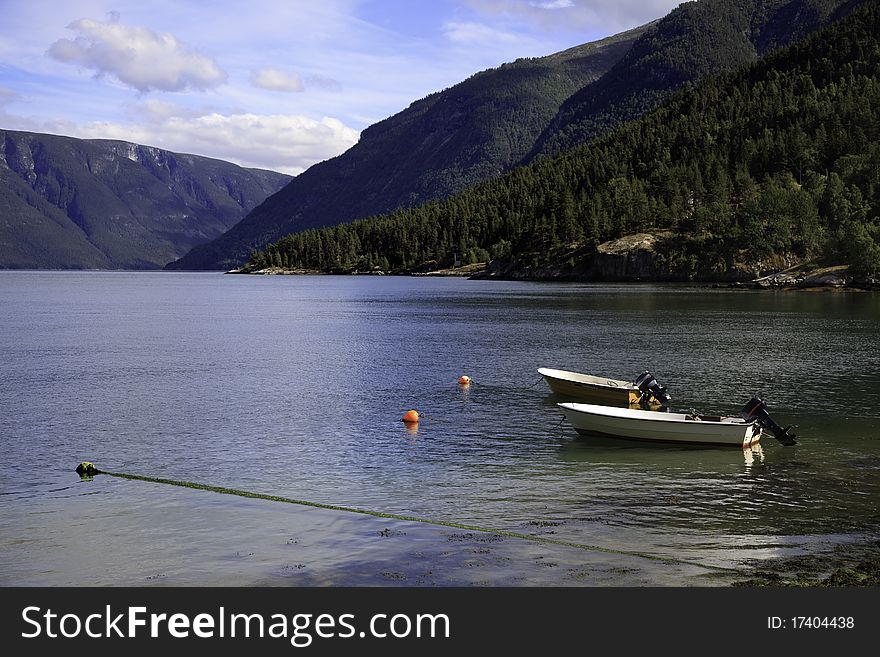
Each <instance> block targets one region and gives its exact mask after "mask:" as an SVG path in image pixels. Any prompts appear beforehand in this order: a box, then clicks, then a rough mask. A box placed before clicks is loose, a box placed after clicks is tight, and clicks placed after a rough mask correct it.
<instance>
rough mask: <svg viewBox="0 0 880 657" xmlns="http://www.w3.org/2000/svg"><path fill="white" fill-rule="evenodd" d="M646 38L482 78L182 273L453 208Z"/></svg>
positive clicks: (320, 169) (257, 215) (386, 133)
mask: <svg viewBox="0 0 880 657" xmlns="http://www.w3.org/2000/svg"><path fill="white" fill-rule="evenodd" d="M642 31H643V28H638V29H635V30H631V31H629V32H625V33H623V34H620V35H617V36H614V37H609V38H608V39H604V40H602V41H597V42H595V43H590V44H586V45H583V46H579V47H577V48H573V49H570V50H567V51H564V52H561V53H558V54H555V55H551V56H549V57H542V58H535V59H522V60H517V61H516V62H514V63H512V64H505V65H503V66H501V67H499V68H497V69H491V70H488V71H483V72H482V73H478V74H476V75H474V76H472V77H470V78H469V79H467V80H465V81H464V82H462V83H460V84H457V85H455V86H454V87H451V88H449V89H446V90H445V91H442V92H439V93H435V94H432V95H430V96H428V97H426V98H423V99H422V100H419V101H416V102H414V103H413V104H412V105H410V106H409V107H408V108H407V109H405V110H403V111H402V112H400V113H398V114H396V115H394V116H392V117H390V118H388V119H385V120H384V121H380V122H379V123H377V124H375V125H373V126H371V127H369V128H368V129H366V130H365V131H364V132H363V133H362V135H361V139H360V141H359V142H358V143H357V144H356V145H355V146H353V147H352V148H351V149H349V150H348V151H347V152H346V153H344V154H342V155H340V156H339V157H336V158H333V159H331V160H327V161H325V162H322V163H320V164H316V165H314V166H312V167H311V168H310V169H308V170H307V171H306V172H304V173H302V174H301V175H299V176H297V177H296V178H295V179H294V180H293V181H291V183H290V184H289V185H288V186H287V187H286V188H284V189H283V190H282V191H281V192H279V193H278V194H276V195H274V196H273V197H271V198H270V199H268V200H267V201H266V202H265V203H263V204H262V205H261V206H260V207H259V208H257V209H256V210H255V211H254V212H252V213H251V214H250V215H249V216H248V217H247V218H246V219H244V220H243V221H242V222H241V223H240V224H238V225H237V226H235V228H233V229H232V230H231V231H229V232H228V233H227V234H225V235H223V236H222V237H221V238H220V239H218V240H215V241H214V242H212V243H210V244H206V245H204V246H201V247H198V248H196V249H194V250H193V252H192V253H190V254H188V255H187V256H186V257H184V258H182V259H181V260H180V261H178V262H176V263H172V264H171V265H169V268H174V269H228V268H231V267H233V266H236V265H240V264H242V263H243V262H244V261H245V260H247V257H248V255H249V254H250V252H251V250H252V249H254V248H263V247H265V245H266V244H268V243H269V242H271V241H273V240H276V239H278V238H279V237H281V236H282V235H285V234H287V233H290V232H294V231H298V230H304V229H306V228H312V227H318V226H327V225H334V224H338V223H344V222H349V221H353V220H355V219H359V218H363V217H367V216H370V215H374V214H379V213H383V212H389V211H392V210H395V209H397V208H403V207H413V206H416V205H418V204H420V203H423V202H425V201H428V200H431V199H434V198H444V197H446V196H449V195H450V194H453V193H456V192H458V191H461V190H462V189H465V188H466V187H468V186H470V185H472V184H475V183H477V182H480V181H483V180H487V179H489V178H492V177H494V176H497V175H498V174H500V173H502V172H503V171H505V170H506V169H508V168H509V167H510V166H511V165H513V164H515V163H516V162H518V161H519V160H520V159H521V158H522V157H523V156H525V155H526V153H527V152H528V151H529V149H530V148H531V146H532V144H533V143H534V141H535V139H536V138H537V137H538V135H539V134H540V133H541V131H542V130H543V129H544V128H545V127H546V125H547V123H548V122H549V121H550V119H552V118H553V116H554V115H555V114H556V113H557V111H558V110H559V107H560V105H561V104H562V102H563V101H564V100H565V99H566V98H568V97H569V96H570V95H571V94H572V93H574V92H575V91H576V90H577V89H580V88H581V87H583V86H584V85H585V84H587V83H589V82H591V81H593V80H595V79H596V78H598V77H599V76H600V75H602V74H603V73H605V72H606V71H607V70H609V69H610V68H611V66H613V65H614V63H615V62H616V61H617V60H619V59H620V58H621V57H622V56H623V55H624V53H626V51H627V50H629V48H630V46H631V45H632V43H633V41H634V40H635V39H636V38H637V37H638V36H640V35H641V33H642Z"/></svg>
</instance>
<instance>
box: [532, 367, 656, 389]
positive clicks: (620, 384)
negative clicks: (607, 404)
mask: <svg viewBox="0 0 880 657" xmlns="http://www.w3.org/2000/svg"><path fill="white" fill-rule="evenodd" d="M557 373H558V374H562V375H567V376H558V375H557ZM538 374H540V375H541V376H543V377H544V378H545V379H547V378H550V379H554V380H556V381H564V382H565V383H571V384H574V385H579V386H588V387H592V388H599V389H606V390H620V391H624V392H641V391H640V390H639V389H638V388H637V387H636V386H635V385H634V384H633V382H632V381H624V380H623V379H611V378H607V377H601V376H594V375H592V374H582V373H580V372H572V371H570V370H557V369H554V368H552V367H539V368H538ZM582 377H587V378H589V379H595V381H584V380H583V379H582ZM603 381H605V382H606V383H603ZM548 383H549V382H548Z"/></svg>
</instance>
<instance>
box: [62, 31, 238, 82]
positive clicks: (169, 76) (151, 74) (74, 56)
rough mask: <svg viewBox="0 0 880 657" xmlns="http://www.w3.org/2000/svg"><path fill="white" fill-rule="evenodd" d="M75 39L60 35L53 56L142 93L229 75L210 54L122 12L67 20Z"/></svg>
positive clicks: (213, 80) (224, 79)
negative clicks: (131, 21) (132, 21)
mask: <svg viewBox="0 0 880 657" xmlns="http://www.w3.org/2000/svg"><path fill="white" fill-rule="evenodd" d="M68 29H70V30H73V31H74V32H76V33H77V35H78V36H76V37H75V38H74V39H59V40H57V41H55V42H54V43H53V44H52V45H51V46H50V47H49V55H50V56H51V57H52V58H54V59H56V60H58V61H60V62H66V63H69V64H76V65H78V66H82V67H84V68H87V69H91V70H94V71H95V73H96V74H97V75H99V76H102V75H109V76H113V77H115V78H117V79H118V80H119V81H120V82H122V83H123V84H125V85H128V86H130V87H133V88H135V89H137V90H138V91H141V92H146V91H150V90H162V91H183V90H185V89H188V88H192V89H202V90H204V89H208V88H210V87H214V86H217V85H219V84H222V83H223V82H225V81H226V79H227V75H226V72H225V71H223V70H222V69H221V68H220V67H219V66H218V65H217V63H216V62H215V61H214V60H213V59H211V58H210V57H206V56H204V55H201V54H199V53H197V52H195V51H193V50H190V49H189V48H187V47H186V46H184V45H183V44H182V43H181V42H180V41H178V40H177V39H176V38H175V37H174V36H173V35H171V34H169V33H167V32H164V33H161V34H159V33H156V32H153V31H152V30H150V29H148V28H145V27H133V26H129V25H123V24H122V23H120V22H119V21H118V15H114V16H111V19H110V20H109V21H108V22H100V21H94V20H91V19H88V18H81V19H79V20H77V21H74V22H73V23H71V24H70V25H68Z"/></svg>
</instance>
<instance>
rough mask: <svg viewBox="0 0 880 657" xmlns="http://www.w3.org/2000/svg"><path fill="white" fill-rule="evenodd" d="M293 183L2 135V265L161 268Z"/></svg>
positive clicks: (99, 146)
mask: <svg viewBox="0 0 880 657" xmlns="http://www.w3.org/2000/svg"><path fill="white" fill-rule="evenodd" d="M289 180H290V176H286V175H283V174H280V173H276V172H274V171H262V170H259V169H244V168H242V167H239V166H236V165H234V164H231V163H229V162H222V161H220V160H214V159H210V158H206V157H199V156H195V155H183V154H178V153H171V152H169V151H165V150H161V149H158V148H151V147H149V146H139V145H137V144H132V143H128V142H122V141H110V140H83V139H74V138H71V137H59V136H55V135H46V134H36V133H29V132H16V131H12V130H0V268H34V269H93V268H96V269H158V268H161V267H162V266H163V265H165V264H166V263H168V262H169V261H171V260H174V259H176V258H178V257H180V256H181V255H182V254H184V253H186V252H187V251H189V250H190V249H191V248H192V247H193V246H195V245H197V244H201V243H203V242H206V241H208V240H210V239H213V238H214V237H217V236H218V235H220V234H221V233H223V232H224V231H226V230H228V229H229V228H230V227H231V226H233V225H234V224H235V223H236V222H238V221H239V220H240V219H241V218H242V217H243V216H244V215H245V214H247V213H248V212H249V211H250V210H252V209H253V208H254V207H256V206H257V205H258V204H259V203H261V202H262V201H263V200H264V199H265V198H266V197H267V196H269V195H270V194H272V193H274V192H276V191H278V189H280V188H281V187H282V186H283V185H284V184H286V183H287V182H288V181H289Z"/></svg>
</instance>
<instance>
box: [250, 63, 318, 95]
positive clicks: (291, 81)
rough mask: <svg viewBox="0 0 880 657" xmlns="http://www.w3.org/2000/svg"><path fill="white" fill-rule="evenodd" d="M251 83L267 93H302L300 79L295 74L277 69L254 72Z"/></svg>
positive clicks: (303, 88) (302, 88)
mask: <svg viewBox="0 0 880 657" xmlns="http://www.w3.org/2000/svg"><path fill="white" fill-rule="evenodd" d="M251 83H252V84H253V85H254V86H256V87H260V88H261V89H268V90H269V91H286V92H289V93H295V92H299V91H304V90H305V87H303V83H302V79H301V78H300V77H299V74H298V73H296V72H293V71H291V72H289V73H288V72H286V71H280V70H278V69H277V68H264V69H262V70H260V71H255V72H254V74H253V76H252V77H251Z"/></svg>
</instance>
